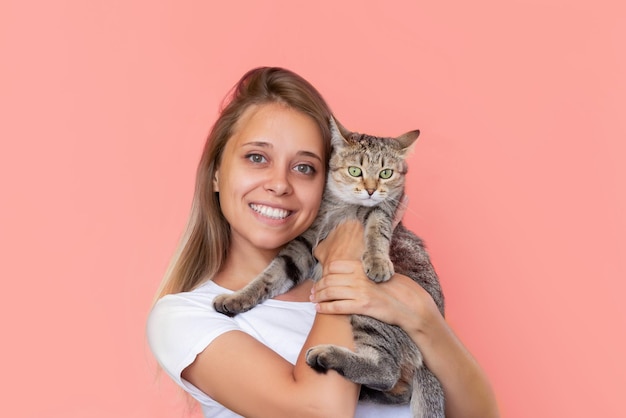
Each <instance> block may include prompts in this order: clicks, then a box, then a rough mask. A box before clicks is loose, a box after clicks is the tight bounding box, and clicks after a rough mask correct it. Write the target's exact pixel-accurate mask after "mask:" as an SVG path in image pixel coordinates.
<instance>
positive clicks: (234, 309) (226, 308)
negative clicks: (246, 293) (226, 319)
mask: <svg viewBox="0 0 626 418" xmlns="http://www.w3.org/2000/svg"><path fill="white" fill-rule="evenodd" d="M213 307H214V308H215V310H216V311H218V312H219V313H222V314H224V315H228V316H235V315H237V314H240V313H242V312H246V311H249V310H250V309H252V305H251V304H247V303H246V302H245V300H244V299H243V298H242V297H240V296H238V295H237V294H235V293H232V294H228V295H218V296H216V297H215V299H213Z"/></svg>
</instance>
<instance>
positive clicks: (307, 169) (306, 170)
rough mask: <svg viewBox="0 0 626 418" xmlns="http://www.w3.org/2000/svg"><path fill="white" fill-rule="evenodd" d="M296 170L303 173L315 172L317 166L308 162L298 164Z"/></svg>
mask: <svg viewBox="0 0 626 418" xmlns="http://www.w3.org/2000/svg"><path fill="white" fill-rule="evenodd" d="M296 171H297V172H299V173H302V174H314V173H315V168H313V167H312V166H310V165H308V164H298V165H297V166H296Z"/></svg>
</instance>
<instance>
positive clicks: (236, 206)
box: [214, 103, 326, 252]
mask: <svg viewBox="0 0 626 418" xmlns="http://www.w3.org/2000/svg"><path fill="white" fill-rule="evenodd" d="M325 158H326V156H325V155H324V142H323V138H322V136H321V134H320V132H319V128H318V127H317V125H316V123H315V122H314V120H313V119H312V118H310V117H309V116H307V115H305V114H303V113H301V112H299V111H297V110H294V109H291V108H289V107H286V106H284V105H281V104H276V103H272V104H264V105H259V106H251V107H250V108H248V109H247V110H246V111H245V112H244V114H243V115H242V116H241V118H240V120H239V122H238V124H237V126H236V128H235V133H234V135H233V136H232V137H231V138H230V139H229V140H228V143H227V144H226V147H225V149H224V152H223V154H222V160H221V162H220V165H219V168H218V170H217V172H216V176H215V179H214V186H215V190H216V191H219V199H220V206H221V209H222V213H223V214H224V216H225V217H226V220H227V221H228V222H229V223H230V226H231V245H232V247H231V250H232V249H234V248H240V249H244V250H245V249H248V250H250V249H252V250H255V249H256V250H263V251H270V252H276V251H278V250H279V249H280V248H281V247H282V246H283V245H285V244H286V243H287V242H289V241H291V240H292V239H294V238H295V237H297V236H298V235H300V234H301V233H302V232H304V231H305V230H306V229H307V228H308V227H309V226H310V225H311V223H312V222H313V220H314V219H315V217H316V215H317V211H318V209H319V206H320V203H321V197H322V191H323V188H324V183H325V163H324V161H325Z"/></svg>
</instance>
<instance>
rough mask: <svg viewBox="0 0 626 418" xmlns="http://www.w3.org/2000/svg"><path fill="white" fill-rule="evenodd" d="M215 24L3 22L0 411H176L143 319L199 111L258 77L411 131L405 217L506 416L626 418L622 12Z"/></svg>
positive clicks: (478, 4) (481, 5) (214, 8)
mask: <svg viewBox="0 0 626 418" xmlns="http://www.w3.org/2000/svg"><path fill="white" fill-rule="evenodd" d="M217 3H218V2H210V1H199V0H198V1H178V0H177V1H174V0H169V1H164V0H163V1H147V0H134V1H129V0H106V1H105V0H99V1H97V0H89V1H83V0H67V1H18V0H9V1H8V2H7V1H6V0H4V1H2V3H1V5H0V48H1V55H0V57H1V60H2V61H1V65H0V95H1V96H0V106H1V107H0V120H1V123H0V138H1V141H2V142H1V149H0V160H1V161H0V193H1V199H2V201H1V206H0V215H1V216H0V240H1V241H0V254H1V257H2V262H1V266H2V267H1V270H2V276H3V290H2V295H3V298H2V302H1V303H0V321H1V329H2V345H1V348H0V350H1V353H2V364H3V366H2V376H3V379H2V380H3V382H4V383H3V390H2V393H3V394H2V398H3V402H2V404H1V405H0V415H2V416H11V417H44V416H45V417H64V418H79V417H80V418H84V417H90V418H100V417H103V418H104V417H107V418H108V417H112V416H115V417H124V418H127V417H128V418H131V417H133V418H134V417H151V418H166V417H167V418H171V417H181V416H183V414H185V413H186V412H185V401H184V399H183V398H182V397H181V396H180V395H179V393H178V392H177V391H176V390H175V389H174V388H173V385H172V384H171V383H170V382H169V381H168V380H167V379H166V378H162V379H158V378H157V376H156V373H155V365H154V361H153V359H152V356H151V354H150V353H149V351H148V349H147V347H146V342H145V336H144V324H145V319H146V315H147V313H148V310H149V309H150V306H151V303H152V297H153V294H154V292H155V290H156V288H157V286H158V283H159V282H160V279H161V276H162V274H163V272H164V269H165V267H166V264H167V262H168V258H169V256H170V255H171V253H172V251H173V250H174V248H175V245H176V242H177V239H178V237H179V234H180V232H181V231H182V228H183V225H184V222H185V219H186V216H187V212H188V209H189V205H190V200H191V193H192V187H193V178H194V171H195V167H196V163H197V160H198V158H199V155H200V150H201V147H202V145H203V142H204V139H205V136H206V134H207V132H208V129H209V127H210V125H211V124H212V122H213V121H214V120H215V116H216V112H217V108H218V104H219V102H220V100H221V98H222V97H223V96H224V94H225V93H226V91H227V90H228V88H229V87H230V86H231V85H232V84H233V83H235V81H236V80H237V79H238V78H239V77H240V76H241V75H242V74H243V73H244V72H245V71H246V70H248V69H250V68H252V67H254V66H258V65H280V66H285V67H288V68H291V69H293V70H295V71H296V72H298V73H300V74H301V75H303V76H305V77H306V78H308V79H309V80H310V81H311V82H312V83H313V84H314V85H316V86H317V87H318V88H319V89H320V90H321V91H322V93H323V94H324V95H325V97H326V98H327V99H328V101H329V102H330V104H331V106H332V107H333V109H334V111H335V112H336V114H337V115H338V117H339V118H340V119H341V120H342V121H343V123H344V124H345V125H346V126H348V127H350V128H353V129H356V130H361V131H367V132H370V133H375V134H376V133H377V134H400V133H402V132H404V131H407V130H410V129H414V128H420V129H421V130H422V137H421V141H420V142H419V144H418V146H417V147H416V150H415V152H414V154H413V156H412V157H411V161H410V166H411V172H410V185H409V191H410V197H411V209H410V212H409V213H408V214H407V215H406V218H405V220H406V223H407V224H408V225H409V226H410V227H412V228H413V229H414V230H415V231H417V232H418V233H419V234H421V235H422V236H423V237H424V238H425V239H426V241H427V242H428V244H429V247H430V249H431V253H432V257H433V259H434V262H435V264H436V266H437V268H438V271H439V273H440V276H441V280H442V283H443V286H444V290H445V292H446V295H447V302H448V318H449V321H450V323H451V324H452V326H453V327H454V329H455V330H456V331H457V333H458V334H459V335H460V336H461V337H462V339H463V341H464V342H465V343H466V345H467V346H468V347H469V349H470V350H471V351H472V352H473V353H474V354H475V356H476V357H477V358H478V359H479V361H480V363H481V364H482V365H483V366H484V368H485V370H486V371H487V373H488V375H489V376H490V379H491V380H492V382H493V385H494V387H495V390H496V392H497V396H498V399H499V403H500V406H501V410H502V412H503V416H504V417H512V418H513V417H520V418H521V417H568V418H575V417H590V416H603V417H623V416H626V406H624V389H625V387H626V361H625V359H624V357H625V353H626V335H625V330H626V313H625V312H626V308H624V305H623V298H624V293H626V285H625V284H624V282H625V280H624V279H626V261H625V260H626V257H625V252H626V251H625V250H626V247H625V244H624V237H625V236H626V217H625V216H624V213H625V211H626V193H625V190H626V187H625V186H626V184H625V181H624V180H625V179H626V161H625V157H626V145H624V144H625V140H626V117H625V116H626V115H625V109H626V79H625V74H626V47H625V42H626V13H625V10H624V7H623V6H621V4H623V2H621V1H619V0H615V1H606V0H598V1H564V0H563V1H561V0H542V1H540V0H536V1H530V0H528V1H521V0H518V1H497V0H477V1H473V2H467V1H452V2H432V1H398V2H393V1H387V2H382V1H381V2H378V1H356V0H355V1H327V0H324V1H315V2H310V3H311V5H309V6H303V5H301V4H302V2H297V1H288V0H283V1H279V0H274V1H264V2H241V1H231V2H226V1H224V2H219V5H217ZM383 3H385V5H383Z"/></svg>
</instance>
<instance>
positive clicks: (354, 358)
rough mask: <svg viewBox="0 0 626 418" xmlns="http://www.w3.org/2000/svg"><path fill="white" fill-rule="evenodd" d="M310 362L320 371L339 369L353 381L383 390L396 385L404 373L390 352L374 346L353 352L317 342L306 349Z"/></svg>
mask: <svg viewBox="0 0 626 418" xmlns="http://www.w3.org/2000/svg"><path fill="white" fill-rule="evenodd" d="M306 362H307V364H308V365H309V366H311V367H312V368H314V369H315V370H317V371H320V372H326V371H327V370H330V369H332V370H336V371H337V372H338V373H339V374H341V375H342V376H344V377H345V378H346V379H348V380H350V381H352V382H355V383H359V384H361V385H365V386H367V387H370V388H372V389H375V390H379V391H386V390H390V389H391V388H393V387H394V386H395V385H396V383H397V382H398V379H399V378H400V372H401V371H400V367H399V365H398V363H397V362H396V361H395V359H394V358H393V357H392V356H390V355H389V353H385V352H383V351H382V350H380V349H379V348H376V347H371V346H359V347H357V351H356V352H353V351H350V350H348V349H347V348H345V347H340V346H336V345H328V344H326V345H317V346H315V347H311V348H310V349H309V350H308V351H307V352H306Z"/></svg>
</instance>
